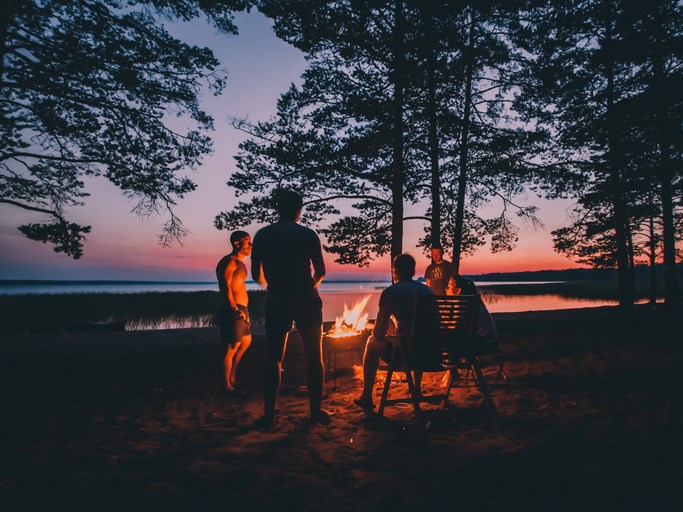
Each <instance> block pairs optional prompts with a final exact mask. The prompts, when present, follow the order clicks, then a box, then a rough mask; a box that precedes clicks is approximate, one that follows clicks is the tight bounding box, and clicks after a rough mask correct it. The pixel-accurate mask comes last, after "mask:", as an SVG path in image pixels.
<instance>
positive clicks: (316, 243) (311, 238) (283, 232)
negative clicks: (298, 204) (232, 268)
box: [251, 221, 325, 296]
mask: <svg viewBox="0 0 683 512" xmlns="http://www.w3.org/2000/svg"><path fill="white" fill-rule="evenodd" d="M311 264H312V265H313V268H314V269H315V272H316V273H317V274H318V275H324V274H325V263H324V261H323V254H322V247H321V246H320V239H319V238H318V235H317V234H316V233H315V231H313V230H312V229H309V228H307V227H305V226H302V225H300V224H297V223H296V222H288V221H280V222H276V223H275V224H271V225H270V226H266V227H264V228H261V229H260V230H259V231H258V232H257V233H256V235H255V236H254V245H253V247H252V251H251V265H252V275H255V272H254V270H256V269H258V266H259V265H262V266H263V276H264V277H265V278H266V281H267V282H268V293H269V294H270V295H271V296H292V295H294V296H302V295H303V296H306V295H307V296H311V295H313V296H317V294H318V292H317V290H316V289H315V288H314V286H313V276H312V272H311Z"/></svg>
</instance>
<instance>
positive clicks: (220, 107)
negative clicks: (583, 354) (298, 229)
mask: <svg viewBox="0 0 683 512" xmlns="http://www.w3.org/2000/svg"><path fill="white" fill-rule="evenodd" d="M236 21H237V25H238V27H239V31H240V33H239V35H238V36H233V37H227V36H224V35H221V34H217V33H216V32H215V30H214V29H212V28H210V27H208V26H207V25H206V24H205V23H204V22H201V21H196V22H193V23H188V24H172V25H170V26H169V29H170V30H171V31H172V33H174V34H175V35H177V36H178V37H180V38H181V39H183V40H185V41H188V42H191V43H193V44H197V45H201V46H209V47H210V48H212V49H213V51H214V53H215V55H216V56H217V57H218V59H219V60H220V61H221V65H222V67H224V68H225V69H226V70H227V71H228V86H227V87H226V90H225V91H224V93H223V94H222V96H219V97H213V96H212V95H210V94H208V93H207V94H206V95H205V96H203V98H202V102H203V106H204V109H205V110H206V111H207V112H209V113H210V114H211V115H213V117H214V119H215V125H216V129H215V131H214V132H213V134H212V137H213V139H214V149H215V152H214V154H213V155H211V156H209V157H207V158H205V160H204V162H203V165H201V166H200V167H198V168H197V169H196V170H195V171H188V174H190V176H191V177H192V178H193V180H194V181H195V182H196V183H197V184H198V188H197V190H196V191H195V192H193V193H191V194H189V195H188V196H187V197H186V198H185V199H183V200H181V201H180V203H179V205H178V208H177V214H178V215H179V217H180V218H181V219H182V220H183V222H184V223H185V225H186V226H187V227H188V228H189V230H190V231H191V235H190V236H188V237H187V238H185V239H184V241H183V245H182V246H181V245H177V244H176V245H175V246H173V247H170V248H162V247H160V246H159V245H157V235H158V234H159V233H160V232H161V228H162V226H163V224H164V218H163V217H152V218H148V219H140V218H139V217H137V216H135V215H134V214H132V213H130V210H131V208H132V207H133V203H132V202H130V201H128V200H126V199H125V198H124V197H123V196H122V195H121V194H120V192H119V191H118V189H116V187H114V186H113V185H112V184H110V183H109V182H108V181H106V180H104V179H98V180H92V181H90V182H87V188H88V191H89V192H90V194H91V196H90V197H89V198H87V199H86V204H85V206H84V207H81V208H73V209H72V210H71V211H69V212H68V214H69V216H70V217H71V218H73V219H74V220H75V221H76V222H79V223H82V224H89V225H91V226H92V232H91V233H90V235H88V241H87V243H86V245H85V254H84V256H83V258H81V259H80V260H76V261H74V260H72V259H70V258H67V257H66V256H64V255H61V254H57V253H55V252H53V250H52V247H51V246H50V245H46V244H41V243H38V242H33V241H30V240H28V239H26V238H24V237H23V235H22V234H21V233H19V231H18V230H17V229H16V226H17V225H18V224H20V223H24V222H39V221H42V220H44V219H42V218H41V216H40V215H38V214H29V213H27V212H25V211H20V210H18V209H16V208H13V207H10V206H8V205H0V246H1V247H2V250H0V279H113V280H117V279H125V280H152V281H155V280H174V281H196V280H198V281H211V280H213V279H214V267H215V264H216V262H217V261H218V259H219V258H220V257H221V256H222V255H223V254H225V253H226V252H228V251H229V244H228V242H227V240H228V236H229V233H227V232H224V231H218V230H217V229H215V228H214V227H213V219H214V217H215V215H216V214H217V213H219V212H220V211H223V210H227V209H229V208H230V205H232V204H235V202H236V201H237V199H236V198H235V195H234V191H232V190H230V189H229V188H228V187H227V185H226V181H227V179H228V177H229V175H230V173H231V172H233V171H234V170H235V169H236V167H235V161H234V159H233V156H234V155H235V154H236V153H237V146H238V144H239V142H240V141H241V140H243V138H244V135H243V134H242V133H241V132H238V131H237V130H235V129H233V128H232V127H231V126H230V125H229V122H228V118H229V117H230V116H240V117H245V116H246V117H248V118H249V119H250V120H252V121H257V120H265V119H267V118H268V117H269V116H271V115H272V114H273V113H274V112H275V104H276V101H277V98H278V96H279V95H280V94H281V93H282V92H283V91H285V90H286V89H287V88H288V86H289V85H290V83H292V82H295V83H296V82H298V81H299V76H300V75H301V73H302V72H303V71H304V69H305V67H306V61H305V60H304V57H303V54H302V53H301V52H299V51H298V50H296V49H294V48H292V47H290V46H289V45H287V44H286V43H284V42H282V41H280V40H278V39H277V38H276V37H275V35H274V34H273V32H272V30H271V28H270V22H269V21H268V20H267V19H266V18H265V17H263V16H262V15H261V14H259V13H256V12H252V13H250V14H242V15H238V16H237V17H236ZM519 199H520V200H521V201H524V202H526V203H527V204H534V205H536V206H538V207H539V217H540V219H541V221H542V222H543V224H544V226H543V227H542V228H540V229H537V230H534V228H533V227H532V226H524V225H520V226H519V227H520V228H521V229H520V234H519V236H520V240H519V243H518V246H517V248H516V249H515V250H513V251H512V252H506V253H504V254H500V253H499V254H491V252H490V250H489V249H488V247H484V248H483V249H481V250H479V251H478V252H477V253H476V254H475V255H473V256H469V257H467V258H466V259H464V260H463V262H462V266H461V272H462V273H465V274H481V273H487V272H508V271H524V270H545V269H566V268H577V267H578V266H579V265H577V264H575V263H573V262H572V261H570V260H568V259H566V258H564V257H561V256H559V255H558V254H556V253H555V252H554V251H553V249H552V239H551V236H550V232H551V231H552V230H554V229H556V228H558V227H560V226H564V225H567V224H568V223H569V220H568V217H567V213H566V209H567V208H568V207H569V206H570V205H571V202H569V201H553V202H550V201H544V200H541V199H539V198H537V197H536V196H535V195H533V194H531V193H530V194H529V195H528V196H527V197H524V198H519ZM424 207H425V206H424V205H419V206H417V207H411V208H410V209H409V210H408V212H409V213H410V212H413V211H415V212H423V209H424ZM304 215H305V212H304ZM258 227H259V226H253V225H252V226H245V229H246V230H247V231H249V232H251V233H252V234H253V233H254V232H255V231H256V230H257V229H258ZM422 231H423V224H422V222H421V221H409V222H408V223H407V224H406V236H405V238H404V250H405V251H406V252H410V253H411V254H413V255H414V256H415V257H416V258H417V259H418V274H419V275H422V273H423V272H424V268H425V267H426V265H427V264H428V260H427V258H426V256H424V254H422V252H421V251H420V250H418V249H415V243H416V241H417V239H418V238H419V237H420V235H421V234H422ZM326 263H327V266H328V274H329V278H332V279H335V278H336V279H342V278H346V279H354V278H368V279H373V278H375V279H378V278H388V276H389V264H388V258H383V259H380V260H377V261H375V262H373V264H372V265H371V266H370V268H369V269H362V270H360V271H359V269H358V268H357V267H349V266H340V265H337V264H335V263H333V261H332V257H331V256H328V257H327V259H326ZM359 272H362V273H363V274H362V275H361V274H359Z"/></svg>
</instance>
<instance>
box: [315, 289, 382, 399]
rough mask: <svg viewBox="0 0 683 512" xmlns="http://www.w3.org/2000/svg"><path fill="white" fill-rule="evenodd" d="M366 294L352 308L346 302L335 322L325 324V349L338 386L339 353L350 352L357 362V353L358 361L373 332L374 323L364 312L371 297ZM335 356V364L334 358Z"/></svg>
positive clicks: (329, 367)
mask: <svg viewBox="0 0 683 512" xmlns="http://www.w3.org/2000/svg"><path fill="white" fill-rule="evenodd" d="M370 297H371V296H370V295H366V296H365V297H363V298H362V299H361V300H359V301H358V302H356V304H354V306H353V307H352V308H351V309H348V308H347V307H346V304H344V313H343V314H342V315H341V316H338V317H337V319H336V320H335V322H334V323H332V322H330V323H326V324H323V329H324V330H325V332H324V333H323V350H326V351H327V370H328V372H329V373H332V374H333V375H334V387H335V388H336V387H337V354H338V353H340V352H350V353H351V357H352V364H353V363H355V354H358V362H359V363H360V362H361V361H362V358H363V349H364V347H365V342H366V341H367V339H368V336H370V333H371V332H372V325H370V324H369V323H368V314H367V313H364V312H363V310H364V309H365V305H366V304H367V303H368V300H369V299H370ZM333 358H334V365H332V364H331V363H332V359H333Z"/></svg>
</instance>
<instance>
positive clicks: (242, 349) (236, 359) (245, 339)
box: [230, 334, 251, 387]
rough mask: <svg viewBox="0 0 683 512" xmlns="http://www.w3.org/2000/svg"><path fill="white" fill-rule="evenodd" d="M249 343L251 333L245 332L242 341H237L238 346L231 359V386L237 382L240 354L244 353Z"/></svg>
mask: <svg viewBox="0 0 683 512" xmlns="http://www.w3.org/2000/svg"><path fill="white" fill-rule="evenodd" d="M250 345H251V334H247V335H246V336H244V337H242V342H241V343H239V346H238V348H237V352H236V353H235V357H234V358H233V361H232V372H231V373H230V383H231V384H232V386H233V387H235V384H236V383H237V378H236V374H237V366H238V365H239V364H240V361H241V360H242V356H243V355H244V353H245V352H246V351H247V349H248V348H249V346H250Z"/></svg>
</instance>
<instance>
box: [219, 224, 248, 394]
mask: <svg viewBox="0 0 683 512" xmlns="http://www.w3.org/2000/svg"><path fill="white" fill-rule="evenodd" d="M230 245H231V246H232V252H231V253H230V254H228V255H226V256H223V258H221V260H220V261H219V262H218V265H216V278H217V279H218V289H219V291H220V294H221V304H220V306H219V307H218V312H217V314H216V321H217V323H218V325H219V326H220V329H221V340H222V341H223V342H224V343H225V344H226V345H227V349H226V353H225V358H224V359H223V369H224V373H225V389H226V390H227V391H228V393H233V392H235V385H236V383H237V379H236V373H237V366H238V365H239V363H240V361H241V360H242V356H243V355H244V353H245V352H246V351H247V349H248V348H249V346H250V345H251V329H250V326H249V310H248V309H247V305H248V304H249V295H248V294H247V287H246V284H245V281H246V280H247V267H246V266H245V265H244V261H243V260H244V258H245V257H246V256H249V255H250V254H251V236H250V235H249V233H247V232H246V231H235V232H233V233H232V234H231V235H230Z"/></svg>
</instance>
